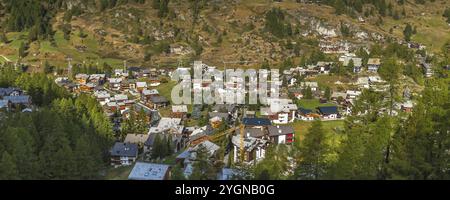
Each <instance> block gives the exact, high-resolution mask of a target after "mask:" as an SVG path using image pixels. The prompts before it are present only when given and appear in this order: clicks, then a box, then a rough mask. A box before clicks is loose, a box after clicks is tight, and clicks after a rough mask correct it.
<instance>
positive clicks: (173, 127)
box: [148, 117, 184, 135]
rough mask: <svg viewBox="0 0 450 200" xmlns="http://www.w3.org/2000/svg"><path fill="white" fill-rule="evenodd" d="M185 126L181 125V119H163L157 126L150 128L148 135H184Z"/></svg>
mask: <svg viewBox="0 0 450 200" xmlns="http://www.w3.org/2000/svg"><path fill="white" fill-rule="evenodd" d="M183 132H184V126H183V125H181V119H180V118H167V117H163V118H161V119H160V120H159V122H158V125H157V126H153V127H150V129H149V131H148V134H152V133H173V134H179V135H181V134H183Z"/></svg>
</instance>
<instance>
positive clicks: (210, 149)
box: [192, 140, 220, 156]
mask: <svg viewBox="0 0 450 200" xmlns="http://www.w3.org/2000/svg"><path fill="white" fill-rule="evenodd" d="M200 146H203V147H205V148H206V150H207V151H208V153H209V155H210V156H212V155H214V154H215V153H216V152H217V150H219V149H220V146H219V145H217V144H214V143H212V142H211V141H209V140H206V141H203V142H202V143H200V144H198V145H196V146H195V147H193V148H192V151H197V149H198V148H199V147H200Z"/></svg>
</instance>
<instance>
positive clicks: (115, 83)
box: [108, 78, 123, 91]
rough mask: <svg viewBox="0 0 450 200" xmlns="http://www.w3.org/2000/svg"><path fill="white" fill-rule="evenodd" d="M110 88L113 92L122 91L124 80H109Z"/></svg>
mask: <svg viewBox="0 0 450 200" xmlns="http://www.w3.org/2000/svg"><path fill="white" fill-rule="evenodd" d="M108 81H109V88H110V89H111V90H116V91H117V90H120V87H121V83H122V81H123V80H122V78H109V79H108Z"/></svg>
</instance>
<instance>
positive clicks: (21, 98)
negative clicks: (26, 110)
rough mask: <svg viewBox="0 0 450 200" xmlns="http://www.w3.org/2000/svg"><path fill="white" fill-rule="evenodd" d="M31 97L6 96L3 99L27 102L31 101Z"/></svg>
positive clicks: (16, 102)
mask: <svg viewBox="0 0 450 200" xmlns="http://www.w3.org/2000/svg"><path fill="white" fill-rule="evenodd" d="M30 99H31V97H30V96H28V95H23V96H4V97H3V100H9V101H11V103H14V104H27V103H29V102H30Z"/></svg>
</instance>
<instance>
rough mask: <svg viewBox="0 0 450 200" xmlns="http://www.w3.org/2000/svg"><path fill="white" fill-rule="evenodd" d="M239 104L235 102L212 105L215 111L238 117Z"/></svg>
mask: <svg viewBox="0 0 450 200" xmlns="http://www.w3.org/2000/svg"><path fill="white" fill-rule="evenodd" d="M237 110H238V108H237V106H236V105H235V104H216V105H214V106H213V107H212V111H213V112H222V113H228V114H230V115H231V117H233V118H236V117H237Z"/></svg>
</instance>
